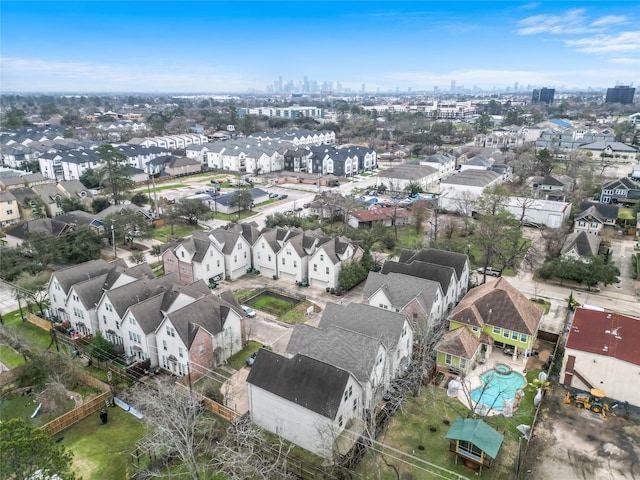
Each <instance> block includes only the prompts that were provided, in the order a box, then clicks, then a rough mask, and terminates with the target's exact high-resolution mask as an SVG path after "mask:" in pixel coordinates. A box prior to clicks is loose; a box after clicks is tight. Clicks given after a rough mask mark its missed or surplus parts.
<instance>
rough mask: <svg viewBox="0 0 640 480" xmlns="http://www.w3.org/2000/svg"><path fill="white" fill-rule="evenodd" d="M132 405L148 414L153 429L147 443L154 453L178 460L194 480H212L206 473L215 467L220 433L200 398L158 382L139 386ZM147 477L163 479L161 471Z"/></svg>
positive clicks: (147, 473) (148, 473) (132, 397)
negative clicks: (213, 455) (212, 458)
mask: <svg viewBox="0 0 640 480" xmlns="http://www.w3.org/2000/svg"><path fill="white" fill-rule="evenodd" d="M131 403H132V404H133V405H135V407H136V408H137V409H139V410H141V411H142V412H143V413H144V415H145V420H146V423H147V425H148V426H149V428H150V429H151V432H150V435H148V436H147V438H146V439H145V441H146V444H147V445H148V447H149V450H150V451H152V452H155V453H156V454H157V455H163V456H167V457H169V458H171V457H175V458H177V459H178V460H179V461H180V463H182V464H183V465H184V466H185V468H187V470H188V472H189V476H190V477H191V478H193V479H196V480H200V479H203V478H208V476H207V474H206V472H207V471H209V470H210V468H211V467H210V465H209V461H210V458H209V457H208V455H207V454H208V453H209V452H210V451H211V450H212V448H213V446H214V443H215V441H216V440H217V439H218V438H219V437H220V432H219V431H217V429H216V426H215V424H214V422H213V421H212V420H211V418H210V417H209V416H207V415H205V409H204V407H203V405H202V402H201V401H200V400H199V399H198V398H196V397H195V396H185V395H182V394H181V393H179V392H178V391H177V390H176V389H175V387H174V386H173V385H172V384H169V383H168V382H162V381H158V382H157V383H156V385H155V386H154V387H150V386H148V385H142V384H140V385H138V386H136V388H134V389H133V390H132V392H131ZM203 460H204V461H203ZM145 473H146V475H148V476H149V477H154V476H155V477H157V476H161V473H160V472H157V471H156V472H154V471H148V472H145Z"/></svg>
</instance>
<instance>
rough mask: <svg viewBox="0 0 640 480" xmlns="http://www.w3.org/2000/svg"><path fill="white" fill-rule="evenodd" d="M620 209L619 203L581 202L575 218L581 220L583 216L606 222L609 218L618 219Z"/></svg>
mask: <svg viewBox="0 0 640 480" xmlns="http://www.w3.org/2000/svg"><path fill="white" fill-rule="evenodd" d="M619 211H620V206H619V205H611V204H608V203H589V202H583V203H581V204H580V212H579V213H578V214H576V216H575V217H574V220H580V219H582V218H595V219H597V220H598V221H599V222H601V223H605V222H606V221H607V220H615V219H617V218H618V212H619Z"/></svg>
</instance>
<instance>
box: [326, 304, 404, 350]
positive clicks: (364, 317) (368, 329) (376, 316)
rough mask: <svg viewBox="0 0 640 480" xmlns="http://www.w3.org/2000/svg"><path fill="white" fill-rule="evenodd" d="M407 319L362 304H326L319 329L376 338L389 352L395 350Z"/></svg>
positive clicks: (402, 315)
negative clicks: (345, 331)
mask: <svg viewBox="0 0 640 480" xmlns="http://www.w3.org/2000/svg"><path fill="white" fill-rule="evenodd" d="M406 319H407V317H406V316H405V315H404V314H402V313H395V312H389V311H387V310H382V309H381V308H376V307H372V306H371V305H365V304H362V303H350V304H349V305H346V306H342V305H337V304H335V303H327V306H326V307H325V310H324V312H323V313H322V318H321V319H320V323H319V324H318V327H319V328H322V329H327V328H330V327H332V326H335V327H340V328H343V329H345V330H350V331H352V332H356V333H360V334H362V335H366V336H368V337H372V338H378V339H380V340H381V341H382V344H383V345H384V346H385V348H386V349H387V350H389V351H392V350H395V349H396V347H397V346H398V342H399V341H400V337H401V335H402V329H403V328H404V325H405V320H406Z"/></svg>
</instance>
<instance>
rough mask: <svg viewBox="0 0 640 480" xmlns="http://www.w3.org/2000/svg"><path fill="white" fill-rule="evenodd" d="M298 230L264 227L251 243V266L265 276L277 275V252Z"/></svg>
mask: <svg viewBox="0 0 640 480" xmlns="http://www.w3.org/2000/svg"><path fill="white" fill-rule="evenodd" d="M299 234H300V231H299V230H296V229H287V228H279V227H278V228H266V229H264V230H263V231H262V233H261V234H260V236H259V237H258V238H257V240H256V242H255V243H254V244H253V268H254V269H255V270H259V271H260V273H261V274H262V275H265V276H267V277H274V278H277V277H278V252H279V251H280V249H281V248H282V245H283V244H284V242H285V241H286V240H287V239H288V238H289V237H290V236H292V235H299Z"/></svg>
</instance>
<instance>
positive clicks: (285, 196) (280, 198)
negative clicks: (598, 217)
mask: <svg viewBox="0 0 640 480" xmlns="http://www.w3.org/2000/svg"><path fill="white" fill-rule="evenodd" d="M285 198H289V195H287V194H286V193H283V194H282V195H280V196H279V197H278V199H279V200H284V199H285Z"/></svg>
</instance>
